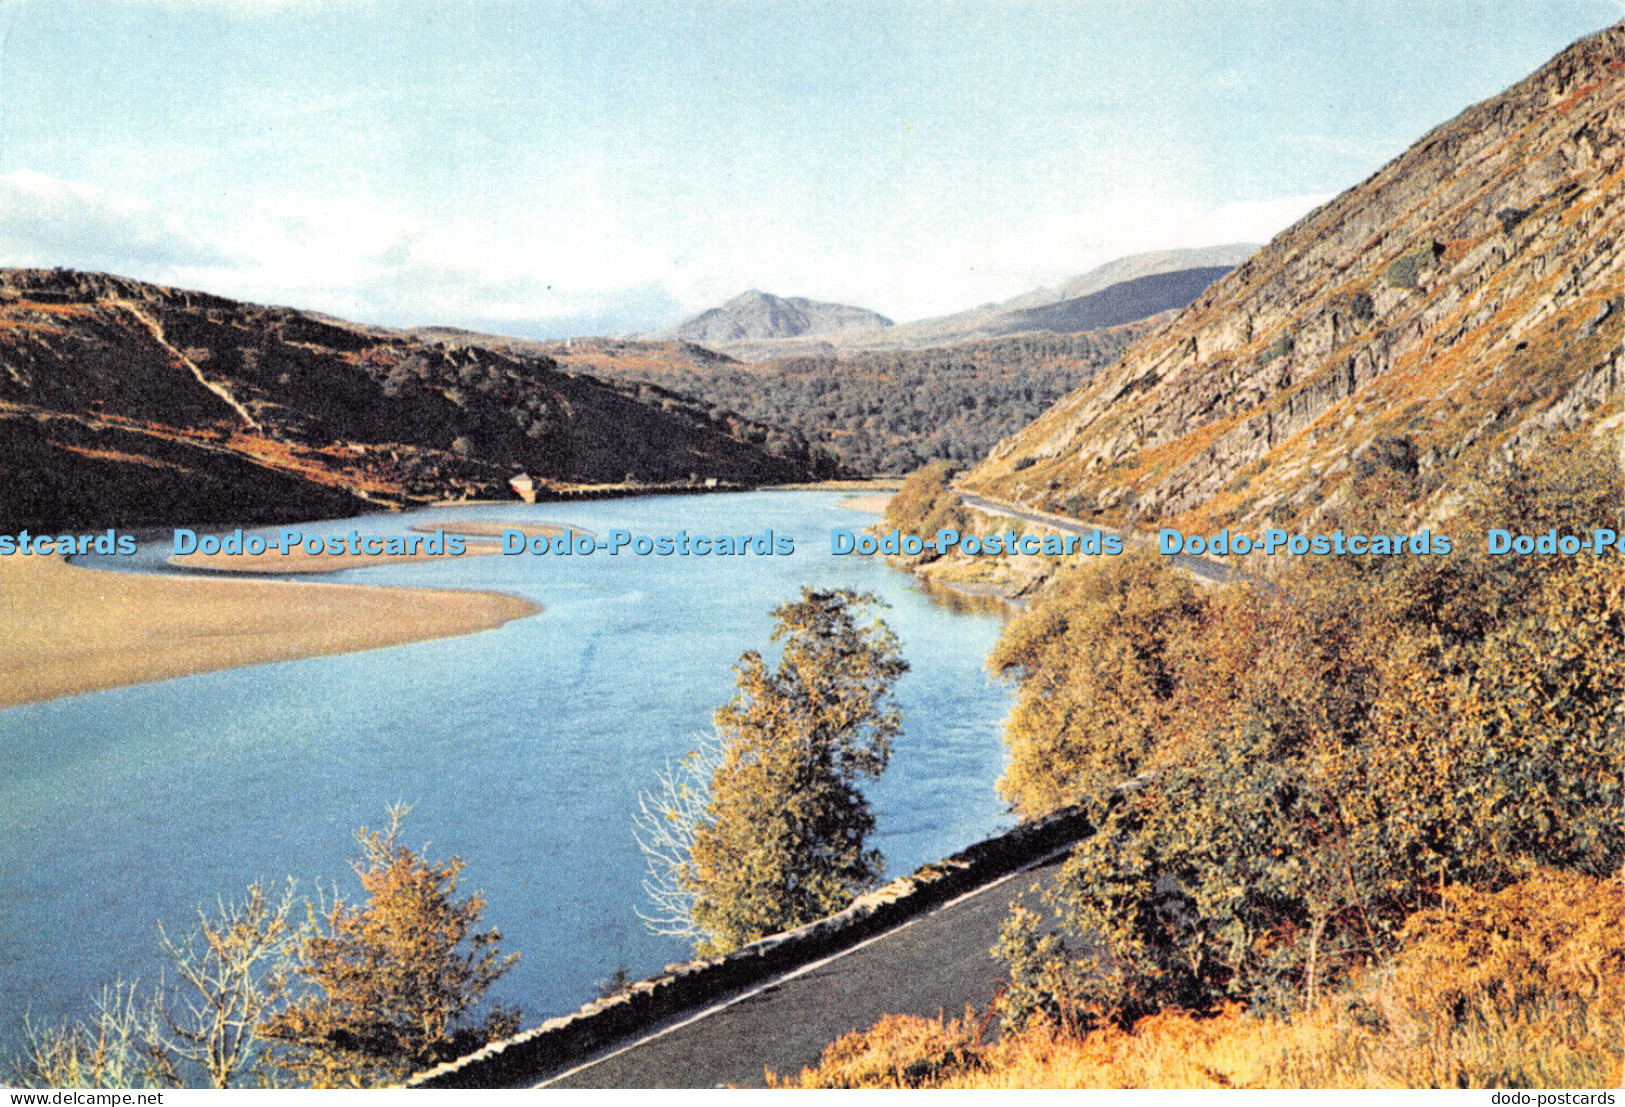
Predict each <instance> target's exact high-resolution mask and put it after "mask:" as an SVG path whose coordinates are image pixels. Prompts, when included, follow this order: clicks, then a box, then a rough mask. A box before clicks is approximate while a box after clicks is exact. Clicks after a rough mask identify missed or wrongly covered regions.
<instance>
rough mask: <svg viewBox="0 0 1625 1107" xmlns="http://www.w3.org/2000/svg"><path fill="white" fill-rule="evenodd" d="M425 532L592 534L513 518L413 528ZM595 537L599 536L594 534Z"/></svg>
mask: <svg viewBox="0 0 1625 1107" xmlns="http://www.w3.org/2000/svg"><path fill="white" fill-rule="evenodd" d="M412 529H413V530H417V531H422V532H423V533H424V534H433V533H434V532H435V531H437V530H443V531H445V532H446V533H447V534H467V535H472V536H474V537H479V538H500V537H502V532H503V531H505V530H516V531H518V532H519V533H521V534H523V535H525V537H527V538H557V537H558V536H559V535H561V534H564V533H565V532H566V531H574V532H575V533H576V534H588V535H591V534H592V531H590V530H588V529H586V528H585V527H573V526H569V525H567V524H565V523H520V522H515V521H514V520H512V519H453V520H452V521H451V522H449V523H434V524H432V525H431V524H429V523H420V524H418V525H417V526H415V527H413V528H412ZM593 537H597V536H596V535H593Z"/></svg>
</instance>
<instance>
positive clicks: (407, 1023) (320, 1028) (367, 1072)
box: [265, 805, 518, 1086]
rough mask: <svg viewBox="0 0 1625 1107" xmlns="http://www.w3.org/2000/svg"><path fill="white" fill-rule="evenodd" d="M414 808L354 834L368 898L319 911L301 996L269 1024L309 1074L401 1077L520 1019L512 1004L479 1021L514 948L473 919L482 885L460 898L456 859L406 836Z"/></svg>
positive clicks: (303, 966)
mask: <svg viewBox="0 0 1625 1107" xmlns="http://www.w3.org/2000/svg"><path fill="white" fill-rule="evenodd" d="M408 810H409V809H408V808H406V807H404V806H400V805H397V806H395V807H392V808H391V809H390V813H389V814H390V821H389V828H388V829H387V830H385V831H383V832H377V831H369V830H367V829H366V828H365V827H363V828H362V829H361V830H360V831H358V832H357V835H356V838H357V841H358V842H359V843H360V845H361V854H362V856H361V860H360V861H359V862H358V863H357V864H356V874H357V875H358V876H359V877H360V878H361V886H362V888H363V889H364V890H365V891H366V893H367V900H366V902H365V903H364V904H362V905H360V906H354V907H352V906H349V905H347V904H345V903H344V902H343V901H342V900H338V899H335V900H334V902H333V903H332V905H331V906H329V907H328V908H327V909H326V910H325V911H323V912H321V913H320V915H319V917H315V916H314V913H313V918H312V921H311V932H310V933H309V934H308V936H307V937H305V939H304V941H303V943H302V945H301V948H300V950H299V954H298V962H297V964H298V972H299V975H300V977H301V990H302V992H303V994H302V995H300V996H299V997H298V998H296V999H295V1000H294V1001H292V1002H290V1003H289V1004H288V1005H287V1006H286V1007H285V1008H284V1009H283V1010H282V1011H280V1012H278V1014H277V1015H276V1016H275V1017H274V1018H272V1019H271V1020H270V1021H269V1022H268V1023H267V1025H266V1027H265V1034H266V1036H267V1037H268V1038H271V1039H273V1040H275V1041H277V1042H280V1043H282V1044H283V1045H284V1046H286V1047H288V1048H289V1061H288V1064H289V1066H290V1067H291V1068H293V1069H294V1070H295V1071H298V1072H299V1073H300V1074H301V1075H302V1076H304V1077H305V1079H306V1080H307V1082H309V1083H313V1084H317V1085H319V1086H328V1085H337V1084H358V1085H365V1084H375V1083H382V1082H388V1081H396V1080H400V1079H402V1078H404V1077H405V1076H407V1075H409V1074H410V1073H411V1072H413V1071H415V1070H420V1069H425V1068H429V1067H431V1066H433V1065H436V1064H438V1063H440V1062H442V1061H447V1060H451V1059H453V1058H456V1057H460V1056H462V1055H463V1054H465V1053H472V1052H473V1051H474V1050H476V1049H478V1048H479V1047H480V1046H482V1045H484V1044H485V1043H486V1042H488V1041H490V1040H492V1039H493V1038H497V1037H502V1036H504V1035H506V1034H511V1033H512V1032H513V1031H514V1030H515V1029H517V1025H518V1015H517V1012H514V1011H512V1010H508V1009H504V1008H496V1009H493V1010H491V1011H489V1012H488V1013H487V1014H486V1015H485V1016H484V1017H483V1018H482V1019H480V1020H479V1021H477V1022H476V1021H474V1020H473V1019H472V1016H473V1014H474V1010H475V1007H476V1005H477V1004H478V1003H479V1001H480V999H481V998H482V997H483V996H484V994H485V992H486V991H487V990H488V989H489V988H490V987H491V985H492V984H494V983H496V981H497V980H498V979H499V978H500V977H501V976H502V974H503V973H505V972H507V970H508V968H509V967H510V966H511V965H512V964H513V962H514V961H515V960H516V959H517V956H518V955H517V954H514V955H510V956H506V957H504V956H502V955H501V954H500V953H499V952H498V950H497V947H498V944H499V943H500V941H501V935H500V934H499V933H498V932H497V931H495V930H486V931H481V930H478V929H477V927H478V925H479V920H480V915H481V914H482V913H483V912H484V910H485V901H484V899H482V898H481V897H480V895H479V894H478V893H476V894H474V895H472V896H468V897H465V898H461V899H459V898H457V896H456V893H457V881H458V877H459V875H460V874H461V873H462V868H463V863H462V861H461V860H460V859H458V858H453V859H452V860H450V861H447V862H436V861H427V860H424V859H423V858H421V857H420V856H418V854H417V853H415V852H414V851H412V850H411V849H408V848H407V847H406V846H403V845H402V844H401V841H400V830H401V821H402V819H404V817H405V815H406V813H407V811H408Z"/></svg>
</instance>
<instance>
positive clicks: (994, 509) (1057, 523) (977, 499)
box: [959, 492, 1236, 584]
mask: <svg viewBox="0 0 1625 1107" xmlns="http://www.w3.org/2000/svg"><path fill="white" fill-rule="evenodd" d="M959 498H960V499H961V500H962V501H964V503H965V504H966V506H968V507H974V508H975V509H976V510H977V511H980V512H982V513H984V514H986V515H1002V516H1004V517H1005V518H1007V519H1025V520H1027V521H1028V522H1030V523H1040V524H1042V525H1044V526H1046V527H1049V528H1050V529H1051V530H1059V531H1064V532H1066V533H1068V534H1089V533H1091V532H1093V531H1096V530H1098V531H1100V532H1101V533H1103V534H1116V535H1118V536H1120V537H1123V541H1124V543H1125V545H1126V544H1127V543H1130V542H1132V541H1134V536H1132V535H1129V536H1124V535H1123V532H1122V531H1118V530H1113V529H1112V528H1111V527H1103V526H1100V525H1098V524H1095V523H1089V524H1084V523H1080V522H1078V521H1077V520H1076V519H1067V518H1065V517H1064V516H1060V515H1050V514H1048V513H1046V512H1042V511H1033V510H1031V509H1029V508H1025V507H1018V506H1016V505H1015V504H1008V503H1005V502H1003V501H1002V500H990V499H988V498H987V497H986V496H977V495H973V494H972V493H970V492H961V493H960V494H959ZM1168 560H1169V561H1170V562H1171V563H1172V564H1173V565H1174V567H1175V568H1177V569H1183V570H1184V571H1185V572H1187V573H1190V574H1191V575H1192V576H1196V577H1201V578H1202V579H1203V580H1206V581H1211V582H1212V583H1214V584H1223V583H1224V582H1225V581H1227V580H1230V579H1232V578H1233V577H1234V576H1235V573H1236V570H1235V569H1233V568H1231V567H1230V566H1229V565H1226V564H1224V563H1223V562H1219V561H1209V560H1208V559H1207V558H1205V557H1196V556H1193V555H1191V554H1187V553H1178V554H1172V555H1169V557H1168Z"/></svg>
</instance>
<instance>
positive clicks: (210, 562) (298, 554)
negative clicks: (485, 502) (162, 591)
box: [166, 532, 499, 573]
mask: <svg viewBox="0 0 1625 1107" xmlns="http://www.w3.org/2000/svg"><path fill="white" fill-rule="evenodd" d="M459 533H460V532H459ZM498 550H499V547H497V546H496V545H495V544H493V543H486V542H482V543H480V544H478V545H470V546H468V547H467V548H465V549H464V550H463V552H462V553H460V554H444V553H439V554H430V553H413V554H365V553H364V554H349V553H343V554H330V553H318V554H313V553H306V552H305V551H304V550H303V549H297V550H290V551H289V552H287V553H285V554H284V553H278V552H277V551H276V550H267V551H266V552H265V553H258V554H221V553H213V554H200V553H191V554H176V555H175V556H173V557H170V558H167V559H166V560H167V561H168V562H169V563H170V564H171V565H179V566H181V567H182V568H186V569H208V570H210V571H213V572H231V573H336V572H339V571H340V570H342V569H364V568H366V567H367V566H369V565H395V564H398V563H400V562H407V561H447V560H451V561H455V560H457V558H460V557H476V556H478V555H480V554H494V553H497V552H498Z"/></svg>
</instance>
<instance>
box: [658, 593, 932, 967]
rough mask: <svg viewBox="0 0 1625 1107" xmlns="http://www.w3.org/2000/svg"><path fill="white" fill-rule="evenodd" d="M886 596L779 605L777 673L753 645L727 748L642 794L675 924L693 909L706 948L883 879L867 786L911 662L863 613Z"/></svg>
mask: <svg viewBox="0 0 1625 1107" xmlns="http://www.w3.org/2000/svg"><path fill="white" fill-rule="evenodd" d="M878 605H879V601H878V600H876V599H875V597H873V596H871V595H867V594H861V595H860V594H857V593H853V592H850V591H846V590H837V591H830V592H819V591H814V590H812V589H809V588H804V589H802V596H801V599H800V601H798V602H795V603H788V604H785V605H783V606H781V607H779V608H777V609H775V610H774V612H773V616H774V618H775V619H776V620H777V627H776V629H775V630H774V632H773V636H772V640H773V641H774V642H782V643H783V654H782V657H781V659H780V662H779V666H778V668H777V669H776V670H771V671H770V670H769V669H768V667H767V665H766V663H765V662H764V661H763V660H762V657H761V655H760V654H759V653H757V652H756V651H754V650H752V651H750V652H747V653H746V654H745V655H744V656H743V657H741V658H740V662H739V665H738V667H737V672H738V685H739V692H738V694H737V695H735V697H734V698H733V700H732V701H730V702H729V703H728V704H727V705H726V706H725V707H723V708H721V709H720V710H719V711H718V712H717V714H716V730H717V739H718V748H717V749H716V750H714V751H713V752H712V754H711V755H710V756H709V757H708V756H707V754H706V753H705V752H704V751H702V752H699V753H696V754H694V755H691V758H690V760H689V761H687V762H685V767H683V768H680V769H678V770H676V771H672V772H668V773H667V774H666V777H665V778H664V779H663V782H662V787H661V790H660V793H659V794H657V795H656V796H653V797H645V808H644V810H645V814H644V817H643V818H642V819H640V820H639V827H640V834H639V840H640V842H641V843H642V844H643V846H644V849H645V852H646V853H647V854H648V855H649V857H650V862H651V871H652V874H653V877H654V879H653V881H652V884H653V886H654V887H655V888H656V889H663V890H664V891H665V893H666V895H665V897H664V900H662V899H661V897H660V896H658V895H657V904H659V905H660V907H661V912H662V916H663V920H664V923H665V924H666V929H667V930H668V932H670V931H671V930H672V929H673V927H672V925H671V924H672V923H673V922H677V923H679V924H681V922H682V920H681V919H679V918H677V917H676V916H677V914H678V913H679V912H685V911H686V913H687V920H686V922H687V923H688V924H690V925H689V926H688V927H686V929H684V932H687V933H692V934H694V935H696V936H699V937H701V941H700V950H701V951H702V952H714V953H720V952H726V951H727V950H730V949H734V948H736V947H738V946H740V945H743V944H744V943H746V942H750V941H754V940H755V939H757V938H760V937H762V936H764V935H767V934H773V933H776V932H778V931H781V930H785V929H788V928H791V927H795V926H800V925H802V924H803V923H807V922H811V921H813V920H814V919H818V918H822V917H823V916H825V915H827V914H829V913H830V912H831V911H835V910H839V909H840V908H841V907H843V906H845V905H846V904H847V903H849V902H850V901H851V899H852V897H853V896H855V895H856V894H857V893H858V892H860V891H862V890H863V889H865V888H867V887H870V886H872V885H873V883H874V881H875V879H876V878H877V877H878V875H879V873H880V871H881V857H880V854H879V853H878V852H876V851H874V850H871V849H868V848H866V842H867V839H868V836H869V833H870V832H871V831H872V830H873V829H874V815H873V813H872V812H871V811H870V809H869V803H868V800H867V799H866V798H865V797H864V795H863V793H862V791H861V790H860V787H859V784H860V782H861V781H862V780H864V779H869V780H873V779H875V778H876V777H878V776H879V775H880V774H881V772H882V771H883V770H884V769H885V768H886V764H887V761H888V760H889V759H890V756H891V745H892V741H893V739H895V738H896V736H897V734H898V733H899V731H900V730H901V728H902V713H901V712H900V711H899V710H898V708H897V707H896V705H895V703H894V702H893V700H892V687H893V685H894V684H895V683H896V681H897V678H898V677H900V676H901V675H902V674H903V673H905V672H906V671H907V670H908V664H907V662H905V661H903V660H902V659H901V657H899V656H898V643H897V638H896V636H895V635H894V634H892V632H891V630H890V629H889V628H888V627H887V626H886V624H885V623H884V622H882V621H880V620H879V619H875V620H873V621H871V622H869V623H867V624H860V623H859V621H858V620H859V618H860V617H861V615H862V614H863V613H864V611H865V609H867V608H869V607H872V606H878ZM706 769H709V776H708V778H707V777H706V776H705V771H706ZM674 909H675V910H674ZM656 926H657V929H659V928H660V923H659V922H658V921H657V923H656Z"/></svg>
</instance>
